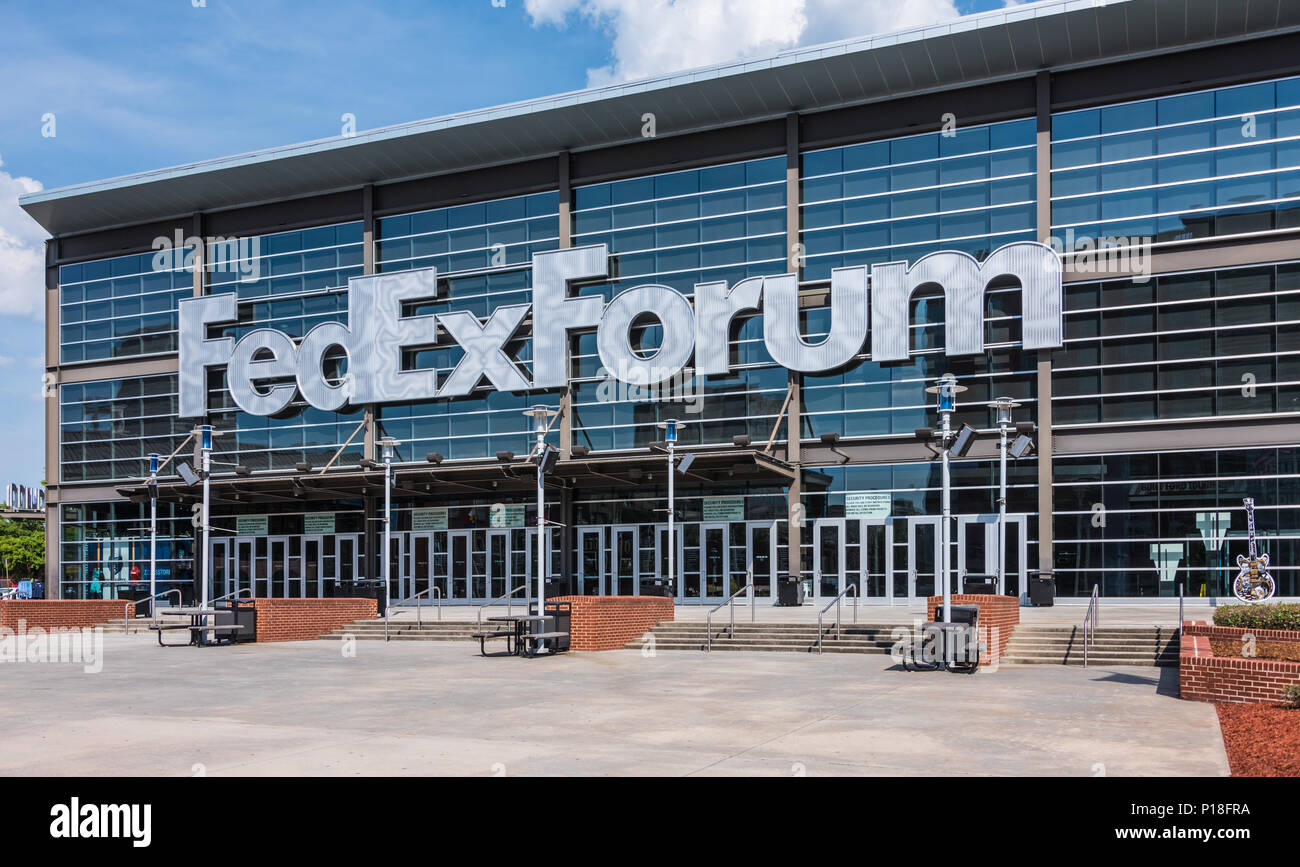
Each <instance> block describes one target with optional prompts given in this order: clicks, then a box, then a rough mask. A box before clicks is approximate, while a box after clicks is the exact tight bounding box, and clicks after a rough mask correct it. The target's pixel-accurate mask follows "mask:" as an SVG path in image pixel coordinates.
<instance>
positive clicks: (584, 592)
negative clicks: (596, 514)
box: [577, 527, 605, 596]
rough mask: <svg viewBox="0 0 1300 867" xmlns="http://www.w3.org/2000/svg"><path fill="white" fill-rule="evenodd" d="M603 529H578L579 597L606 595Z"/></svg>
mask: <svg viewBox="0 0 1300 867" xmlns="http://www.w3.org/2000/svg"><path fill="white" fill-rule="evenodd" d="M604 534H605V530H604V528H602V527H581V528H579V529H578V587H577V591H578V595H579V596H604V595H605V569H604V562H605V558H604V556H603V553H602V549H603V547H604V546H603V540H602V537H603V536H604Z"/></svg>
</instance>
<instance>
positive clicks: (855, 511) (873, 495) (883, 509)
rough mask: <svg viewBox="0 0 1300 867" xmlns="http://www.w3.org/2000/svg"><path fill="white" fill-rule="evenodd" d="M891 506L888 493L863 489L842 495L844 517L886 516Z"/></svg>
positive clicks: (891, 501)
mask: <svg viewBox="0 0 1300 867" xmlns="http://www.w3.org/2000/svg"><path fill="white" fill-rule="evenodd" d="M892 507H893V499H892V498H891V497H890V495H889V494H886V493H881V492H880V491H865V492H862V491H860V492H858V493H853V494H845V495H844V517H846V518H888V517H889V510H890V509H891V508H892Z"/></svg>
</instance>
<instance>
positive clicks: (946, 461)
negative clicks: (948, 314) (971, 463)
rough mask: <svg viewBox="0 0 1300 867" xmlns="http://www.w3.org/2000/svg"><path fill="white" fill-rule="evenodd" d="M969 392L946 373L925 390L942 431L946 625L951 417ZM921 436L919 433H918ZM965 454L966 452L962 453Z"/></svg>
mask: <svg viewBox="0 0 1300 867" xmlns="http://www.w3.org/2000/svg"><path fill="white" fill-rule="evenodd" d="M965 390H966V386H964V385H958V384H957V377H955V376H953V375H952V374H951V373H945V374H944V375H943V376H941V377H939V379H937V380H936V381H935V384H934V385H932V386H930V387H929V388H927V389H926V392H927V393H929V394H933V395H935V396H936V409H937V410H938V412H939V423H940V428H939V430H938V431H937V432H935V436H936V437H937V438H938V440H939V446H940V449H941V452H940V454H941V457H942V458H943V527H942V528H941V531H940V533H939V538H940V541H939V544H940V548H941V551H942V555H943V556H941V557H940V558H939V561H940V562H939V574H940V576H941V579H942V581H943V622H944V623H951V622H952V580H951V577H950V575H949V573H950V571H951V563H950V562H949V559H950V557H951V556H952V554H951V551H950V546H951V534H952V528H951V526H950V525H951V523H952V473H951V470H950V464H951V461H952V451H953V447H954V446H955V445H956V444H957V440H958V438H959V437H958V432H956V431H954V430H953V429H952V415H953V413H954V412H956V411H957V395H959V394H961V393H962V392H963V391H965ZM966 427H967V426H965V425H963V429H962V430H961V431H960V434H961V436H962V437H964V441H963V443H962V446H963V448H964V449H966V450H969V448H970V446H971V444H972V443H973V442H974V437H973V435H972V434H973V429H971V431H972V433H968V432H967V430H966ZM918 434H919V431H918ZM963 453H964V452H963Z"/></svg>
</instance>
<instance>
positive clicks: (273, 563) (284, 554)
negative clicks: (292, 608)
mask: <svg viewBox="0 0 1300 867" xmlns="http://www.w3.org/2000/svg"><path fill="white" fill-rule="evenodd" d="M266 545H267V554H266V570H267V574H268V575H269V576H270V588H271V589H270V592H269V593H268V594H267V595H268V596H274V597H276V598H277V599H284V598H285V597H286V596H287V595H288V592H289V539H288V537H287V536H272V537H270V538H268V539H267V540H266Z"/></svg>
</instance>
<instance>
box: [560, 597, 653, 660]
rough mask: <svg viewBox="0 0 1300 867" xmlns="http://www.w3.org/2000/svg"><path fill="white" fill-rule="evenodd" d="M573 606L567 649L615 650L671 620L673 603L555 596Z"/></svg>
mask: <svg viewBox="0 0 1300 867" xmlns="http://www.w3.org/2000/svg"><path fill="white" fill-rule="evenodd" d="M547 601H548V602H571V603H573V619H572V621H570V630H571V632H570V636H569V649H571V650H618V649H620V648H622V647H623V645H625V644H627V643H628V642H629V641H632V640H634V639H636V638H639V637H640V636H641V635H642V634H643V633H645V632H646V630H648V629H650V628H651V627H653V626H654V625H655V624H656V623H659V622H660V621H663V620H672V619H673V600H672V599H669V598H666V597H662V596H557V597H555V598H554V599H548V600H547Z"/></svg>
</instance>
